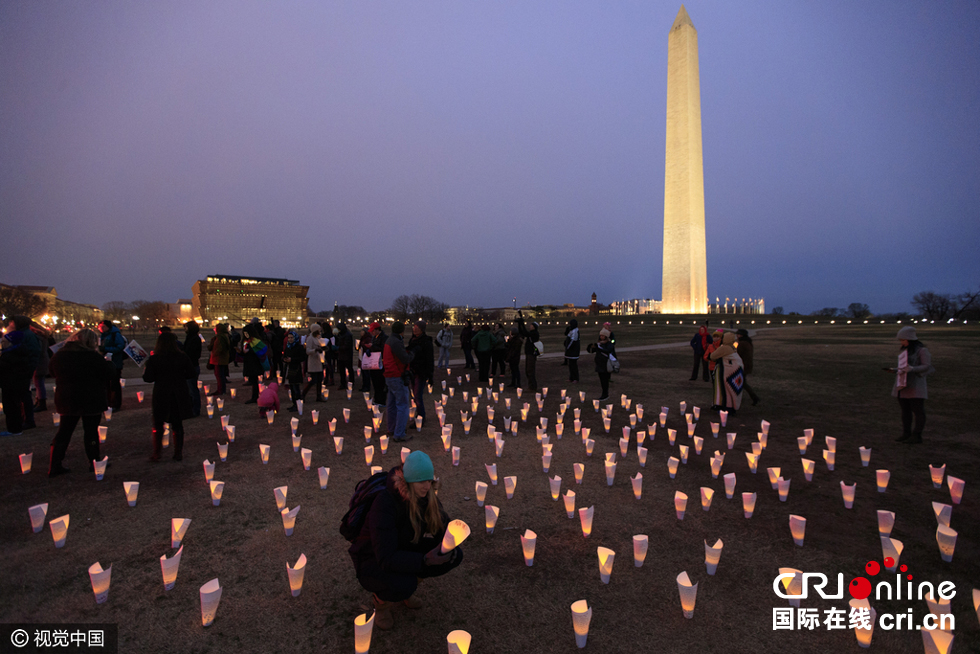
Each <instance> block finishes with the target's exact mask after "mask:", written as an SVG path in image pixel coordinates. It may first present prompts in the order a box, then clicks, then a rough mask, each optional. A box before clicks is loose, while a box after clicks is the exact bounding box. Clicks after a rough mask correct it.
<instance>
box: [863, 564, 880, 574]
mask: <svg viewBox="0 0 980 654" xmlns="http://www.w3.org/2000/svg"><path fill="white" fill-rule="evenodd" d="M864 571H865V572H866V573H868V574H869V575H871V576H872V577H874V576H875V575H876V574H878V573H879V572H881V566H880V565H878V562H877V561H868V562H867V564H866V565H865V566H864Z"/></svg>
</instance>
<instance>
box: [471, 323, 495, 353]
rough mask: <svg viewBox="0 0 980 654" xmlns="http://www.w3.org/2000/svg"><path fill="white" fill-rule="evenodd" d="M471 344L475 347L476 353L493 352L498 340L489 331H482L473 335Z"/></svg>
mask: <svg viewBox="0 0 980 654" xmlns="http://www.w3.org/2000/svg"><path fill="white" fill-rule="evenodd" d="M470 344H471V345H472V346H473V351H474V352H491V351H492V350H493V348H494V346H495V345H496V344H497V339H496V338H494V336H493V332H491V331H490V330H489V329H481V330H480V331H478V332H477V333H476V334H474V335H473V339H472V340H471V341H470Z"/></svg>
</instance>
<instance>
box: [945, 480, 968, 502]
mask: <svg viewBox="0 0 980 654" xmlns="http://www.w3.org/2000/svg"><path fill="white" fill-rule="evenodd" d="M946 484H947V485H948V486H949V496H950V497H951V498H952V500H953V504H959V503H960V502H962V501H963V487H964V486H966V482H965V481H963V480H962V479H959V478H957V477H953V476H952V475H946Z"/></svg>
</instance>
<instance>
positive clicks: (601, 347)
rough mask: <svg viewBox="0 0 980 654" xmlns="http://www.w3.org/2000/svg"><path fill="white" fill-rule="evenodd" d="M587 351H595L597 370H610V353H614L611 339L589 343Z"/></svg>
mask: <svg viewBox="0 0 980 654" xmlns="http://www.w3.org/2000/svg"><path fill="white" fill-rule="evenodd" d="M586 352H595V371H596V372H599V373H605V372H609V367H608V364H609V355H610V354H612V353H613V346H612V343H610V342H609V341H606V342H605V343H603V342H601V341H600V342H598V343H589V346H588V347H587V348H586Z"/></svg>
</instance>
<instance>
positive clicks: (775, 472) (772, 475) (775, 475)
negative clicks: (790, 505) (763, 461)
mask: <svg viewBox="0 0 980 654" xmlns="http://www.w3.org/2000/svg"><path fill="white" fill-rule="evenodd" d="M766 472H767V473H769V484H770V485H771V486H772V489H773V490H776V489H777V488H778V486H777V485H776V482H777V480H778V479H779V473H780V472H782V470H781V469H780V468H766Z"/></svg>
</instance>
